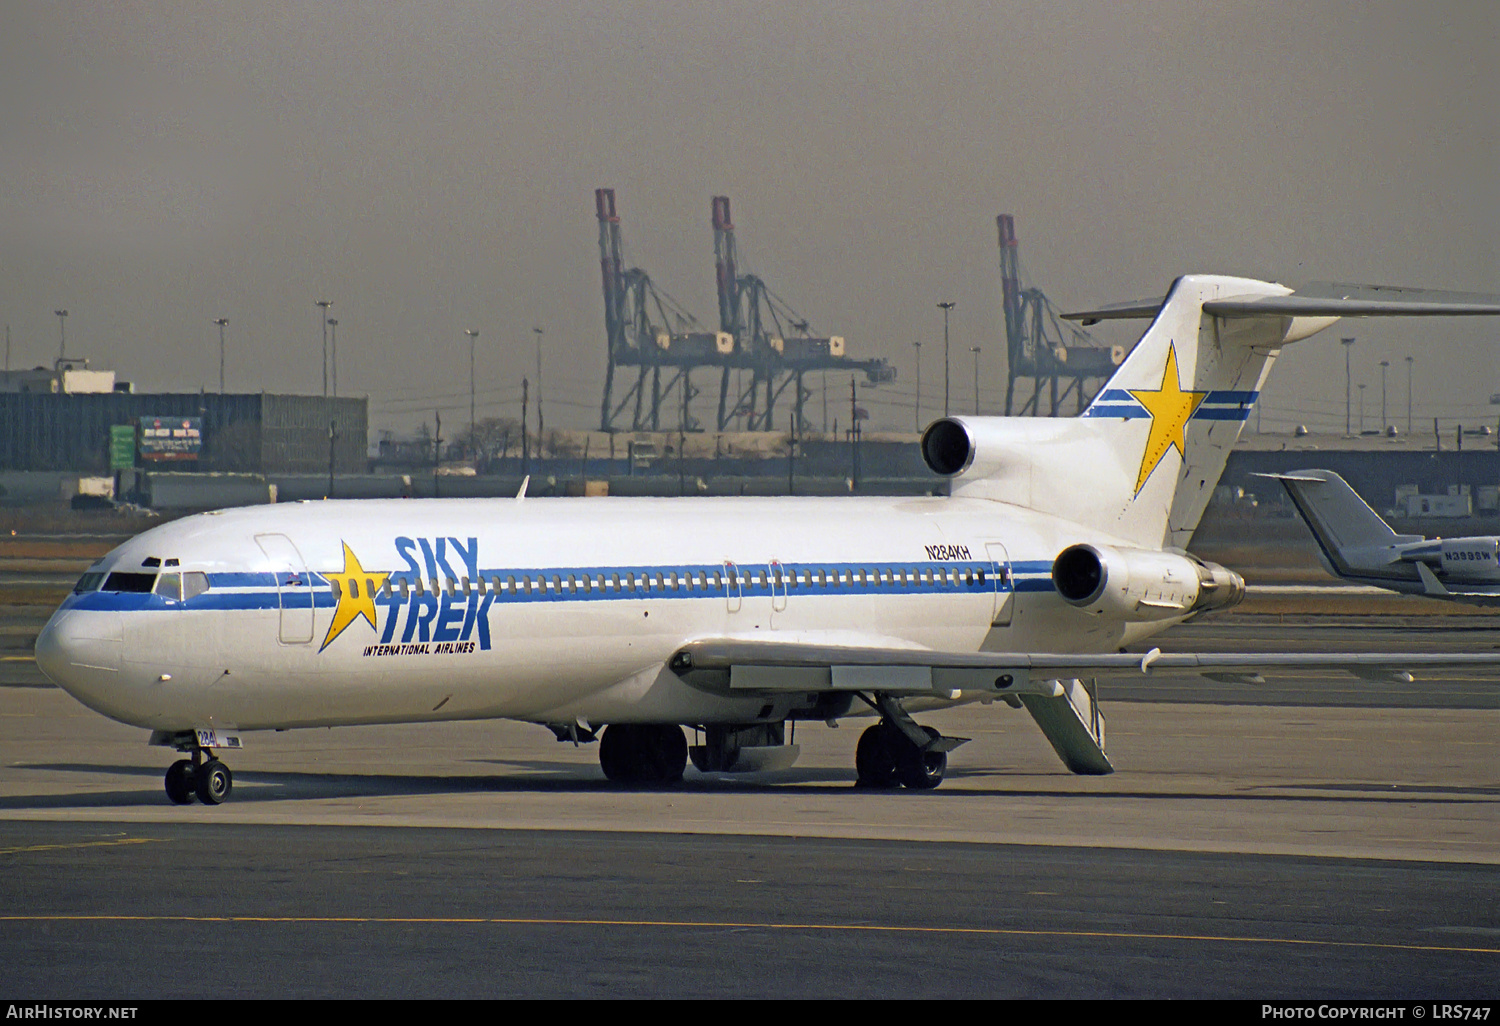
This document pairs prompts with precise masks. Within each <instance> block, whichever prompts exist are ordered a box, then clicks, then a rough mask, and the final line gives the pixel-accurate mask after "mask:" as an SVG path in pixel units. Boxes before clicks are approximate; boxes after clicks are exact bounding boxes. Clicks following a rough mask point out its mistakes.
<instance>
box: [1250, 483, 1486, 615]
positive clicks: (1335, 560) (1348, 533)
mask: <svg viewBox="0 0 1500 1026" xmlns="http://www.w3.org/2000/svg"><path fill="white" fill-rule="evenodd" d="M1260 476H1261V477H1271V478H1275V479H1276V480H1278V481H1280V482H1281V483H1282V484H1283V485H1285V486H1286V491H1287V495H1289V496H1290V497H1291V500H1292V504H1293V505H1294V506H1296V507H1297V512H1298V513H1300V514H1302V519H1303V520H1304V521H1306V522H1307V526H1308V529H1309V530H1311V531H1312V535H1313V538H1314V540H1316V541H1317V543H1318V559H1319V560H1320V561H1321V562H1322V564H1323V566H1324V568H1325V569H1327V571H1328V572H1329V573H1331V574H1333V575H1334V576H1335V577H1342V578H1343V579H1344V580H1346V581H1356V582H1358V583H1360V584H1371V585H1374V586H1375V587H1377V588H1388V589H1390V590H1391V591H1399V592H1405V593H1407V594H1411V595H1426V596H1429V597H1430V598H1440V599H1452V600H1454V601H1457V602H1471V603H1474V604H1475V605H1500V538H1496V537H1495V536H1494V535H1477V536H1474V537H1469V538H1432V539H1428V538H1424V537H1423V536H1422V535H1420V534H1397V533H1396V532H1395V531H1393V530H1391V526H1390V525H1389V524H1387V523H1386V522H1385V521H1384V520H1382V519H1381V518H1380V515H1379V514H1378V513H1376V512H1375V511H1374V510H1373V509H1371V508H1370V506H1369V504H1368V503H1366V502H1365V500H1364V499H1361V498H1360V497H1359V494H1358V493H1357V492H1355V490H1354V489H1353V488H1350V487H1349V483H1348V482H1347V481H1345V480H1344V479H1343V478H1342V477H1339V475H1337V474H1335V473H1334V472H1333V471H1331V470H1297V471H1293V472H1292V473H1290V474H1261V475H1260Z"/></svg>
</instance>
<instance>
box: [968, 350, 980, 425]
mask: <svg viewBox="0 0 1500 1026" xmlns="http://www.w3.org/2000/svg"><path fill="white" fill-rule="evenodd" d="M969 352H971V353H973V354H974V416H976V417H977V416H979V347H978V346H970V347H969Z"/></svg>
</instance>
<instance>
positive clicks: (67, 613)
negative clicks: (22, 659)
mask: <svg viewBox="0 0 1500 1026" xmlns="http://www.w3.org/2000/svg"><path fill="white" fill-rule="evenodd" d="M121 644H122V639H121V624H120V616H119V614H118V613H104V612H83V611H75V610H60V611H58V612H56V613H54V614H52V619H50V620H48V621H47V626H45V627H43V628H42V632H41V633H40V634H38V635H37V638H36V665H37V667H38V668H39V669H40V670H41V671H42V673H44V674H46V675H47V679H48V680H50V681H52V683H54V684H56V685H57V686H58V687H60V688H62V689H63V690H64V691H66V692H68V693H69V694H70V695H72V696H73V697H74V698H77V699H78V700H79V701H80V702H83V703H84V704H85V705H88V706H92V707H94V708H96V709H97V708H99V707H100V705H101V703H104V702H105V701H106V695H107V694H108V693H109V692H110V691H111V690H113V689H114V687H115V686H116V685H117V684H118V678H119V676H120V667H121V652H120V649H121Z"/></svg>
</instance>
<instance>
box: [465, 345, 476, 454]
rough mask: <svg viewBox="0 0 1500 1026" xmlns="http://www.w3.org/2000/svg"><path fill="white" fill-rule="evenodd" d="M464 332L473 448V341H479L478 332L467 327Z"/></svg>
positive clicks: (470, 430) (470, 435)
mask: <svg viewBox="0 0 1500 1026" xmlns="http://www.w3.org/2000/svg"><path fill="white" fill-rule="evenodd" d="M464 334H465V335H467V336H469V447H470V449H471V450H473V449H476V448H478V446H477V445H476V444H475V442H476V440H477V436H476V435H475V434H474V343H476V342H478V341H479V332H477V331H475V330H474V329H472V328H468V329H465V330H464Z"/></svg>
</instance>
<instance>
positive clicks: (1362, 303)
mask: <svg viewBox="0 0 1500 1026" xmlns="http://www.w3.org/2000/svg"><path fill="white" fill-rule="evenodd" d="M1203 312H1204V313H1206V314H1210V315H1212V316H1214V317H1463V316H1468V315H1493V314H1500V302H1493V303H1447V302H1411V301H1403V300H1380V299H1323V298H1318V297H1314V296H1298V295H1291V296H1244V297H1230V298H1228V299H1214V300H1210V301H1209V302H1206V303H1204V304H1203Z"/></svg>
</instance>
